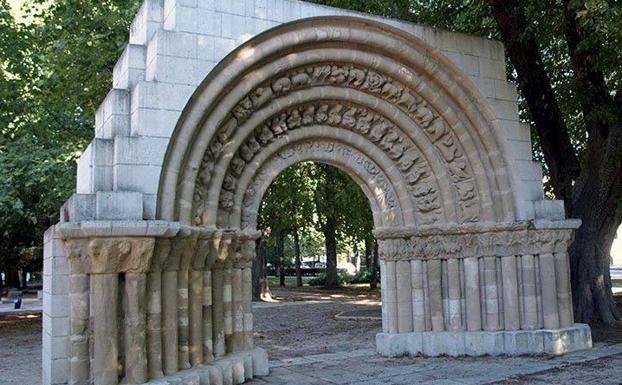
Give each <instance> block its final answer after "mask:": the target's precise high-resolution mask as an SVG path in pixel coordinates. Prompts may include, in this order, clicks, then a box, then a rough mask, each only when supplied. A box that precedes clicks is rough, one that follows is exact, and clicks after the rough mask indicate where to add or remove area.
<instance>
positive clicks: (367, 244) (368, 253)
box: [365, 239, 374, 273]
mask: <svg viewBox="0 0 622 385" xmlns="http://www.w3.org/2000/svg"><path fill="white" fill-rule="evenodd" d="M373 247H374V243H373V240H371V239H366V240H365V268H366V269H367V271H368V272H369V273H371V269H372V265H371V253H372V248H373Z"/></svg>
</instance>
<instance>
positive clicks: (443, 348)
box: [376, 324, 592, 357]
mask: <svg viewBox="0 0 622 385" xmlns="http://www.w3.org/2000/svg"><path fill="white" fill-rule="evenodd" d="M591 347H592V334H591V331H590V327H589V326H588V325H586V324H574V325H573V326H570V327H567V328H563V329H556V330H546V329H540V330H516V331H498V332H487V331H479V332H415V333H398V334H389V333H378V334H376V350H377V352H378V354H380V355H383V356H387V357H400V356H415V355H420V354H421V355H424V356H430V357H436V356H441V355H448V356H453V357H456V356H463V355H466V356H483V355H491V356H497V355H510V356H517V355H523V354H554V355H560V354H564V353H569V352H573V351H576V350H582V349H589V348H591Z"/></svg>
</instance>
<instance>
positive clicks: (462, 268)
mask: <svg viewBox="0 0 622 385" xmlns="http://www.w3.org/2000/svg"><path fill="white" fill-rule="evenodd" d="M507 147H508V144H507V139H506V138H505V136H504V134H503V130H502V128H501V127H500V125H499V123H498V122H497V119H496V117H495V115H494V113H493V112H492V110H491V108H490V107H489V105H488V103H487V101H486V99H485V98H484V97H483V96H482V95H481V93H480V91H479V89H478V88H477V87H476V86H475V85H474V84H473V83H472V81H471V80H470V79H469V78H468V77H467V76H466V75H464V73H463V72H462V71H460V70H459V69H458V68H457V67H456V66H455V65H454V64H452V62H451V61H450V60H448V59H447V58H446V57H445V56H444V55H442V54H441V53H439V52H438V51H437V50H435V49H433V48H432V47H430V46H429V45H427V44H426V43H424V42H423V41H422V40H420V39H418V38H416V37H415V36H412V35H410V34H408V33H406V32H403V31H401V30H398V29H395V28H392V27H389V26H387V25H385V24H381V23H378V22H372V21H368V20H363V19H358V18H351V17H331V18H313V19H304V20H300V21H296V22H293V23H289V24H284V25H282V26H279V27H277V28H274V29H272V30H269V31H268V32H265V33H263V34H261V35H259V36H257V37H255V38H253V39H251V40H249V41H248V42H246V43H245V44H243V45H242V46H240V47H239V48H238V49H236V50H235V51H233V52H232V53H231V54H229V55H228V56H227V57H226V58H225V59H224V60H223V61H222V62H221V63H220V64H218V66H216V68H214V69H213V70H212V72H211V73H210V74H209V75H208V77H207V78H206V79H205V80H204V81H203V83H202V84H201V85H200V86H199V88H198V89H197V90H196V92H195V93H194V95H193V96H192V98H191V100H190V102H189V103H188V104H187V106H186V108H185V109H184V112H183V113H182V116H181V118H180V120H179V122H178V124H177V127H176V129H175V131H174V133H173V136H172V137H171V139H170V142H169V145H168V149H167V152H166V157H165V160H164V164H163V167H162V174H161V177H160V181H159V191H158V194H157V214H156V218H157V221H143V222H138V223H116V224H115V223H113V224H112V225H109V227H107V228H106V230H102V226H100V225H98V224H97V223H94V224H93V223H90V224H89V223H87V224H84V223H83V224H81V225H79V226H75V225H74V224H72V223H67V224H65V225H64V226H63V227H62V228H61V230H60V231H61V232H62V234H63V238H64V239H65V244H66V249H67V254H68V258H69V259H70V260H71V261H72V262H71V269H72V280H74V281H75V282H74V281H72V282H74V283H75V284H74V286H73V287H74V289H75V290H73V291H72V292H71V293H70V299H71V303H72V309H76V312H75V314H74V311H73V310H72V318H71V328H72V333H73V334H72V341H78V342H80V341H81V342H85V341H89V340H90V343H91V346H90V347H89V346H83V347H82V349H80V348H79V346H77V345H76V349H75V351H74V349H72V358H71V378H72V381H74V380H75V381H74V382H75V383H79V382H80V381H83V380H87V379H88V378H93V379H94V381H95V383H96V384H117V383H118V382H119V374H120V373H121V377H122V378H123V379H124V381H125V383H131V384H138V383H143V382H146V381H148V380H150V379H154V378H159V377H162V376H174V375H176V373H177V372H178V371H180V370H183V369H190V368H194V369H196V371H195V372H196V373H199V374H200V373H204V374H203V375H206V376H207V375H209V376H216V377H218V376H220V377H218V378H221V379H222V378H223V377H222V376H225V377H224V378H227V375H228V376H230V381H238V382H239V381H243V380H244V378H251V377H252V376H253V374H265V371H266V367H265V355H264V354H263V353H262V351H261V350H260V349H259V350H258V349H255V347H254V346H253V340H252V321H253V318H252V312H251V302H250V300H251V294H250V284H251V277H250V263H251V261H252V258H253V257H254V245H255V240H256V239H257V237H258V236H259V234H258V232H257V231H256V219H257V218H256V216H257V211H258V205H259V203H260V201H261V198H262V196H263V193H264V192H265V191H266V189H267V187H268V186H269V184H270V182H271V181H272V180H273V179H274V177H275V176H276V175H277V174H278V173H279V172H280V171H281V170H283V169H285V168H286V167H288V166H290V165H292V164H294V163H296V162H300V161H306V160H314V161H320V162H325V163H328V164H332V165H335V166H337V167H339V168H341V169H343V170H345V171H346V172H348V173H349V174H350V175H351V176H352V177H353V178H354V179H355V180H356V181H357V182H358V183H359V184H360V185H361V187H362V189H363V191H364V192H365V194H366V195H367V196H368V198H369V200H370V205H371V208H372V211H373V215H374V223H375V230H374V235H375V236H376V238H377V239H378V240H379V245H380V258H381V278H382V284H381V286H382V300H383V301H382V303H383V311H382V314H383V333H381V334H379V335H378V337H377V349H378V352H379V353H381V354H384V355H404V354H413V355H414V354H418V353H423V354H426V355H440V354H449V355H463V354H467V355H483V354H523V353H543V352H549V353H562V352H565V351H569V350H574V349H578V348H583V347H585V346H587V345H588V344H589V341H590V338H589V328H587V327H585V326H580V325H574V326H573V318H572V304H571V297H570V286H569V277H568V260H567V255H566V249H567V246H568V243H569V241H570V240H571V237H572V233H573V228H574V226H576V223H575V222H567V221H557V222H552V221H547V222H538V223H536V222H534V221H521V220H518V217H519V216H518V215H517V212H518V210H519V209H518V207H519V206H520V204H521V202H522V201H524V199H525V198H524V197H523V196H521V194H522V193H521V191H522V190H521V188H520V186H519V184H520V183H521V182H520V180H519V178H518V177H517V176H516V175H515V171H514V169H513V168H512V167H511V166H510V162H511V160H510V159H511V158H510V155H509V153H508V148H507ZM117 296H119V297H120V298H121V300H120V302H119V305H117V304H116V299H117ZM80 301H82V302H80ZM84 301H86V305H84ZM104 310H105V311H104ZM97 311H102V314H100V315H97V316H96V317H93V316H92V314H93V312H97ZM89 314H90V315H91V317H90V318H89ZM118 318H120V319H122V320H123V321H124V323H123V325H124V331H118V330H117V329H116V328H117V320H118ZM89 319H91V321H92V323H91V324H88V321H89ZM119 334H122V335H123V336H124V338H119ZM119 341H121V342H119ZM87 345H88V344H87ZM91 357H92V359H91ZM119 367H121V368H122V369H119ZM205 373H207V374H205ZM223 373H225V374H223ZM227 373H229V374H227ZM216 377H214V378H216ZM214 381H216V380H214ZM225 382H227V380H225ZM216 383H218V382H216Z"/></svg>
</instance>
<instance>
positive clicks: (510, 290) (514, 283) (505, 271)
mask: <svg viewBox="0 0 622 385" xmlns="http://www.w3.org/2000/svg"><path fill="white" fill-rule="evenodd" d="M501 271H502V276H503V317H504V329H505V330H518V329H520V312H519V306H518V277H517V273H516V257H514V256H508V257H502V258H501Z"/></svg>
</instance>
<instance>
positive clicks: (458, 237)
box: [378, 224, 575, 261]
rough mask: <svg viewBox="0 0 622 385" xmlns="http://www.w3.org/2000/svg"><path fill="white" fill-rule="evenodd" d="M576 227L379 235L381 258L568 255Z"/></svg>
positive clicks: (519, 226)
mask: <svg viewBox="0 0 622 385" xmlns="http://www.w3.org/2000/svg"><path fill="white" fill-rule="evenodd" d="M574 231H575V229H574V228H533V227H528V225H526V224H512V225H509V226H505V227H503V226H496V227H495V226H480V227H479V228H478V227H477V226H473V227H469V228H454V229H444V230H442V229H435V231H430V230H428V231H426V230H423V231H422V230H416V231H413V233H414V234H411V235H409V234H408V232H407V231H405V229H396V231H395V232H394V235H395V237H391V236H390V233H391V232H390V231H389V230H387V229H383V230H382V231H381V232H378V233H379V234H381V235H382V238H381V239H380V240H379V241H378V247H379V254H380V258H382V259H385V260H388V261H396V260H414V259H422V260H427V259H449V258H468V257H487V256H498V257H503V256H512V255H525V254H533V255H537V254H545V253H561V252H563V253H565V252H567V249H568V246H569V245H570V243H571V242H572V240H573V236H574Z"/></svg>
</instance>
